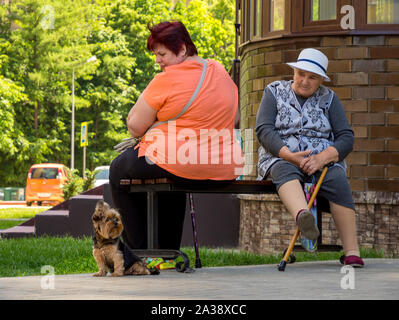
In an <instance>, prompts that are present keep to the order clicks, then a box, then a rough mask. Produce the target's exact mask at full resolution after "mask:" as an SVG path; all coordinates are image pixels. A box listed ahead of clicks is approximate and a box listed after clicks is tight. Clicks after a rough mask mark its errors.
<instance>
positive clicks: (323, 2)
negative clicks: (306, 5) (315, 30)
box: [310, 0, 337, 21]
mask: <svg viewBox="0 0 399 320" xmlns="http://www.w3.org/2000/svg"><path fill="white" fill-rule="evenodd" d="M310 10H311V14H310V18H311V21H322V20H335V19H337V0H312V1H311V7H310Z"/></svg>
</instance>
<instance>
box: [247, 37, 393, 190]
mask: <svg viewBox="0 0 399 320" xmlns="http://www.w3.org/2000/svg"><path fill="white" fill-rule="evenodd" d="M308 47H312V48H315V49H319V50H321V51H323V52H324V53H325V54H326V55H327V57H328V58H329V67H328V75H329V77H330V78H331V79H332V81H331V82H330V83H328V82H325V83H324V84H325V85H327V86H328V87H330V88H331V89H333V90H334V91H335V92H336V93H337V95H338V96H339V98H340V99H341V101H342V104H343V106H344V108H345V111H346V114H347V117H348V120H349V122H350V124H351V126H352V128H353V130H354V132H355V144H354V151H353V152H352V153H351V154H350V155H349V156H348V158H347V164H348V172H347V174H348V177H349V181H350V184H351V187H352V190H353V191H386V192H394V191H399V36H398V35H392V36H380V35H379V36H324V37H322V36H320V37H298V38H286V39H284V38H283V39H275V40H265V41H263V42H258V43H254V44H250V45H248V46H246V47H245V48H244V49H243V51H242V54H241V72H240V108H241V110H240V111H241V128H242V133H243V137H244V152H245V158H246V167H245V172H244V173H245V178H246V179H253V178H255V177H256V174H257V173H256V162H257V160H258V155H257V149H258V147H259V143H258V141H257V139H256V136H255V134H254V131H253V128H254V127H255V121H256V113H257V111H258V108H259V103H260V100H261V98H262V93H263V89H264V88H265V86H266V85H267V84H269V83H270V82H272V81H274V80H281V79H285V80H290V79H292V74H293V71H292V69H291V68H290V67H289V66H287V65H286V64H285V63H286V62H291V61H296V59H297V57H298V55H299V53H300V51H301V50H302V49H303V48H308Z"/></svg>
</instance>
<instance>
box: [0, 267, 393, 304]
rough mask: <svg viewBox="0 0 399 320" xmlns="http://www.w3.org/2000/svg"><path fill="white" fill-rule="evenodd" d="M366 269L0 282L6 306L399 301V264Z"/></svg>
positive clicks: (223, 270)
mask: <svg viewBox="0 0 399 320" xmlns="http://www.w3.org/2000/svg"><path fill="white" fill-rule="evenodd" d="M365 263H366V267H365V268H363V269H353V268H352V269H348V267H345V268H344V269H342V267H343V266H342V265H341V264H340V263H339V262H338V261H319V262H302V263H298V262H297V263H295V264H289V265H287V268H286V270H285V272H279V271H278V270H277V268H276V265H257V266H239V267H218V268H202V269H197V270H196V271H195V272H194V273H179V272H176V271H174V270H164V271H161V274H160V275H157V276H126V277H119V278H114V277H109V276H108V277H104V278H95V277H92V274H77V275H55V276H52V275H51V274H49V273H47V274H46V275H45V276H29V277H15V278H0V299H1V300H4V299H7V300H16V299H18V300H24V299H29V300H36V299H44V300H92V299H94V300H113V299H118V300H126V299H130V300H186V299H188V300H276V299H278V300H287V299H289V300H297V299H298V300H301V299H306V300H309V299H318V300H348V299H349V300H354V299H356V300H369V299H373V300H374V299H376V300H398V299H399V259H365Z"/></svg>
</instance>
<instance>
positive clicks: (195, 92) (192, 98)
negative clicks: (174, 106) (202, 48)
mask: <svg viewBox="0 0 399 320" xmlns="http://www.w3.org/2000/svg"><path fill="white" fill-rule="evenodd" d="M201 60H202V64H203V68H202V74H201V78H200V80H199V82H198V84H197V88H195V91H194V93H193V95H192V96H191V98H190V100H189V101H188V102H187V104H186V105H185V106H184V108H183V109H182V110H181V111H180V112H179V114H178V115H176V116H175V117H173V118H171V119H169V120H167V121H161V122H157V123H154V124H153V125H152V126H151V127H150V128H149V129H148V130H147V132H148V131H150V130H151V129H152V128H155V127H158V126H160V125H161V124H164V123H167V122H169V121H173V120H176V119H177V118H179V117H180V116H181V115H182V114H183V113H184V112H186V111H187V110H188V108H190V106H191V104H192V103H193V101H194V99H195V98H196V97H197V95H198V92H199V91H200V89H201V87H202V83H203V82H204V79H205V74H206V67H207V61H206V60H205V59H202V58H201Z"/></svg>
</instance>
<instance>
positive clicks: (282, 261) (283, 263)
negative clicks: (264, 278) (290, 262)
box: [277, 260, 287, 271]
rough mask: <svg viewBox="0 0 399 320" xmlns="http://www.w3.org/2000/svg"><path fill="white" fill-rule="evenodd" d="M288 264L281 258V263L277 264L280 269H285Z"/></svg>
mask: <svg viewBox="0 0 399 320" xmlns="http://www.w3.org/2000/svg"><path fill="white" fill-rule="evenodd" d="M286 265H287V262H286V261H284V260H281V262H280V264H279V265H278V266H277V267H278V271H285V266H286Z"/></svg>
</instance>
